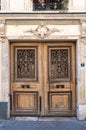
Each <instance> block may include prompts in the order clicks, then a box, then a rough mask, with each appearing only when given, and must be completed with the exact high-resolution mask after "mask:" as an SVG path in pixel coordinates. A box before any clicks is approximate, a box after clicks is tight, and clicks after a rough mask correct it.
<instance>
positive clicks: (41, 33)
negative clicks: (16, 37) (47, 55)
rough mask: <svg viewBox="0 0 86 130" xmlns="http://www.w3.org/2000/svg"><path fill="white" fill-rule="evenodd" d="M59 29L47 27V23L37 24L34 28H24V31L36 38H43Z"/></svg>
mask: <svg viewBox="0 0 86 130" xmlns="http://www.w3.org/2000/svg"><path fill="white" fill-rule="evenodd" d="M59 31H60V30H58V29H56V28H52V29H50V28H49V27H47V25H44V24H41V25H38V26H37V28H36V29H29V30H26V31H25V32H24V33H31V34H33V35H34V36H36V37H37V38H41V39H44V38H46V37H48V36H49V35H51V34H52V33H54V32H59Z"/></svg>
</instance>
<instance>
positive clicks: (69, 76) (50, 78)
mask: <svg viewBox="0 0 86 130" xmlns="http://www.w3.org/2000/svg"><path fill="white" fill-rule="evenodd" d="M45 44H46V45H45V49H44V50H45V52H44V54H45V56H44V57H46V59H45V60H46V61H47V62H46V63H45V85H44V86H45V115H49V116H50V115H55V116H56V115H58V116H74V115H75V109H76V108H75V100H76V98H75V45H74V43H65V42H64V43H56V44H55V43H50V44H49V43H45ZM46 74H47V75H46Z"/></svg>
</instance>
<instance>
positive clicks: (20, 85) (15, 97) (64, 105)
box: [11, 43, 76, 116]
mask: <svg viewBox="0 0 86 130" xmlns="http://www.w3.org/2000/svg"><path fill="white" fill-rule="evenodd" d="M75 99H76V98H75V45H74V43H12V44H11V115H17V116H18V115H21V116H22V115H28V116H30V115H33V116H35V115H36V116H38V115H39V116H53V115H54V116H56V115H58V116H72V115H75Z"/></svg>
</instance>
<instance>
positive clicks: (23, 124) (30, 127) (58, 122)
mask: <svg viewBox="0 0 86 130" xmlns="http://www.w3.org/2000/svg"><path fill="white" fill-rule="evenodd" d="M48 129H49V130H86V121H79V120H77V119H76V118H59V117H58V118H47V117H39V118H37V117H15V118H10V119H9V120H0V130H48Z"/></svg>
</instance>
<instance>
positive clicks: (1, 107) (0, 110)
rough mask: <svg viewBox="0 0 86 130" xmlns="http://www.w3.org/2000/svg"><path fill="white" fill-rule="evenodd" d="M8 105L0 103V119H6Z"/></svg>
mask: <svg viewBox="0 0 86 130" xmlns="http://www.w3.org/2000/svg"><path fill="white" fill-rule="evenodd" d="M7 112H8V103H7V102H0V119H7Z"/></svg>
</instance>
